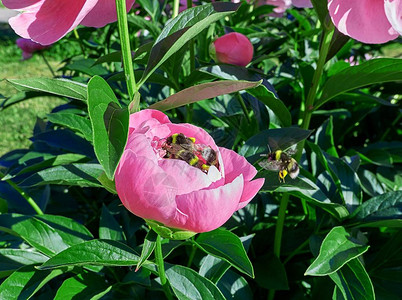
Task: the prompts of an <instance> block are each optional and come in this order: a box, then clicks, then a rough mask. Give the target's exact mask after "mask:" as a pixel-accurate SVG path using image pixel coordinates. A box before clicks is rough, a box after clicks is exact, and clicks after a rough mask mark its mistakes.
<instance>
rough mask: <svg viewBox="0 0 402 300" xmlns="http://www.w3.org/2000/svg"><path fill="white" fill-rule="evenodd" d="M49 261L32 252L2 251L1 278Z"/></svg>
mask: <svg viewBox="0 0 402 300" xmlns="http://www.w3.org/2000/svg"><path fill="white" fill-rule="evenodd" d="M48 259H49V258H48V257H47V256H45V255H43V254H41V253H39V252H36V251H32V250H26V249H0V278H2V277H6V276H8V275H10V274H11V273H12V272H13V271H15V270H17V269H18V268H20V267H23V266H25V265H32V264H37V263H44V262H45V261H47V260H48Z"/></svg>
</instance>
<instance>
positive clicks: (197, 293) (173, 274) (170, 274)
mask: <svg viewBox="0 0 402 300" xmlns="http://www.w3.org/2000/svg"><path fill="white" fill-rule="evenodd" d="M166 277H167V279H168V281H169V283H170V286H171V287H172V289H173V292H174V293H175V295H176V297H177V298H178V299H179V300H196V299H198V300H203V299H214V300H225V297H224V296H223V295H222V293H221V291H220V290H219V289H218V288H217V287H216V285H214V284H213V283H212V282H211V281H209V280H208V279H206V278H204V277H202V276H201V275H199V274H198V273H197V272H195V271H193V270H191V269H189V268H186V267H183V266H180V265H175V266H169V267H167V268H166Z"/></svg>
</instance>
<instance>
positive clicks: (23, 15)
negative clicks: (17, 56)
mask: <svg viewBox="0 0 402 300" xmlns="http://www.w3.org/2000/svg"><path fill="white" fill-rule="evenodd" d="M134 1H135V0H128V1H127V11H128V10H130V8H131V7H132V6H133V4H134ZM3 4H4V6H5V7H7V8H10V9H15V10H18V11H20V14H19V15H17V16H15V17H13V18H11V19H10V20H9V23H10V25H11V27H12V28H13V29H14V31H15V32H16V33H17V34H18V35H20V36H22V37H23V38H27V39H31V40H33V41H35V42H37V43H40V44H42V45H50V44H53V43H54V42H56V41H58V40H59V39H61V38H62V37H63V36H65V35H66V34H67V33H68V32H70V31H72V30H73V29H74V28H75V27H77V26H78V25H79V24H82V25H84V26H91V27H102V26H105V25H106V24H108V23H111V22H114V21H116V20H117V13H116V7H115V5H116V4H115V0H3Z"/></svg>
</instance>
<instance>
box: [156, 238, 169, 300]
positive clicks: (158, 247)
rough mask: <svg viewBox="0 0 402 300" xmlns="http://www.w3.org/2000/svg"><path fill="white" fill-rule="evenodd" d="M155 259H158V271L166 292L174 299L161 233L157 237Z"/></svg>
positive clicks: (167, 295)
mask: <svg viewBox="0 0 402 300" xmlns="http://www.w3.org/2000/svg"><path fill="white" fill-rule="evenodd" d="M155 260H156V265H157V266H158V273H159V278H160V279H161V285H162V287H163V291H164V292H165V295H166V297H167V298H168V299H169V300H172V299H173V296H172V293H171V291H170V289H169V284H168V282H167V279H166V274H165V265H164V262H163V254H162V239H161V237H160V235H159V234H158V236H157V238H156V248H155Z"/></svg>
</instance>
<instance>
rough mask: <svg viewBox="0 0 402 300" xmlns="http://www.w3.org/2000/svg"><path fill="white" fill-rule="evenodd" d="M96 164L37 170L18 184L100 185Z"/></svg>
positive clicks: (99, 173) (98, 169)
mask: <svg viewBox="0 0 402 300" xmlns="http://www.w3.org/2000/svg"><path fill="white" fill-rule="evenodd" d="M102 171H103V169H102V167H101V166H100V165H98V164H70V165H65V166H57V167H53V168H49V169H45V170H42V171H39V172H38V173H36V174H33V175H31V176H30V177H28V178H27V179H25V180H24V181H23V182H21V184H20V186H36V185H44V184H61V185H78V186H82V187H101V185H100V184H99V182H98V180H97V178H98V177H99V176H100V175H101V174H102Z"/></svg>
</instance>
